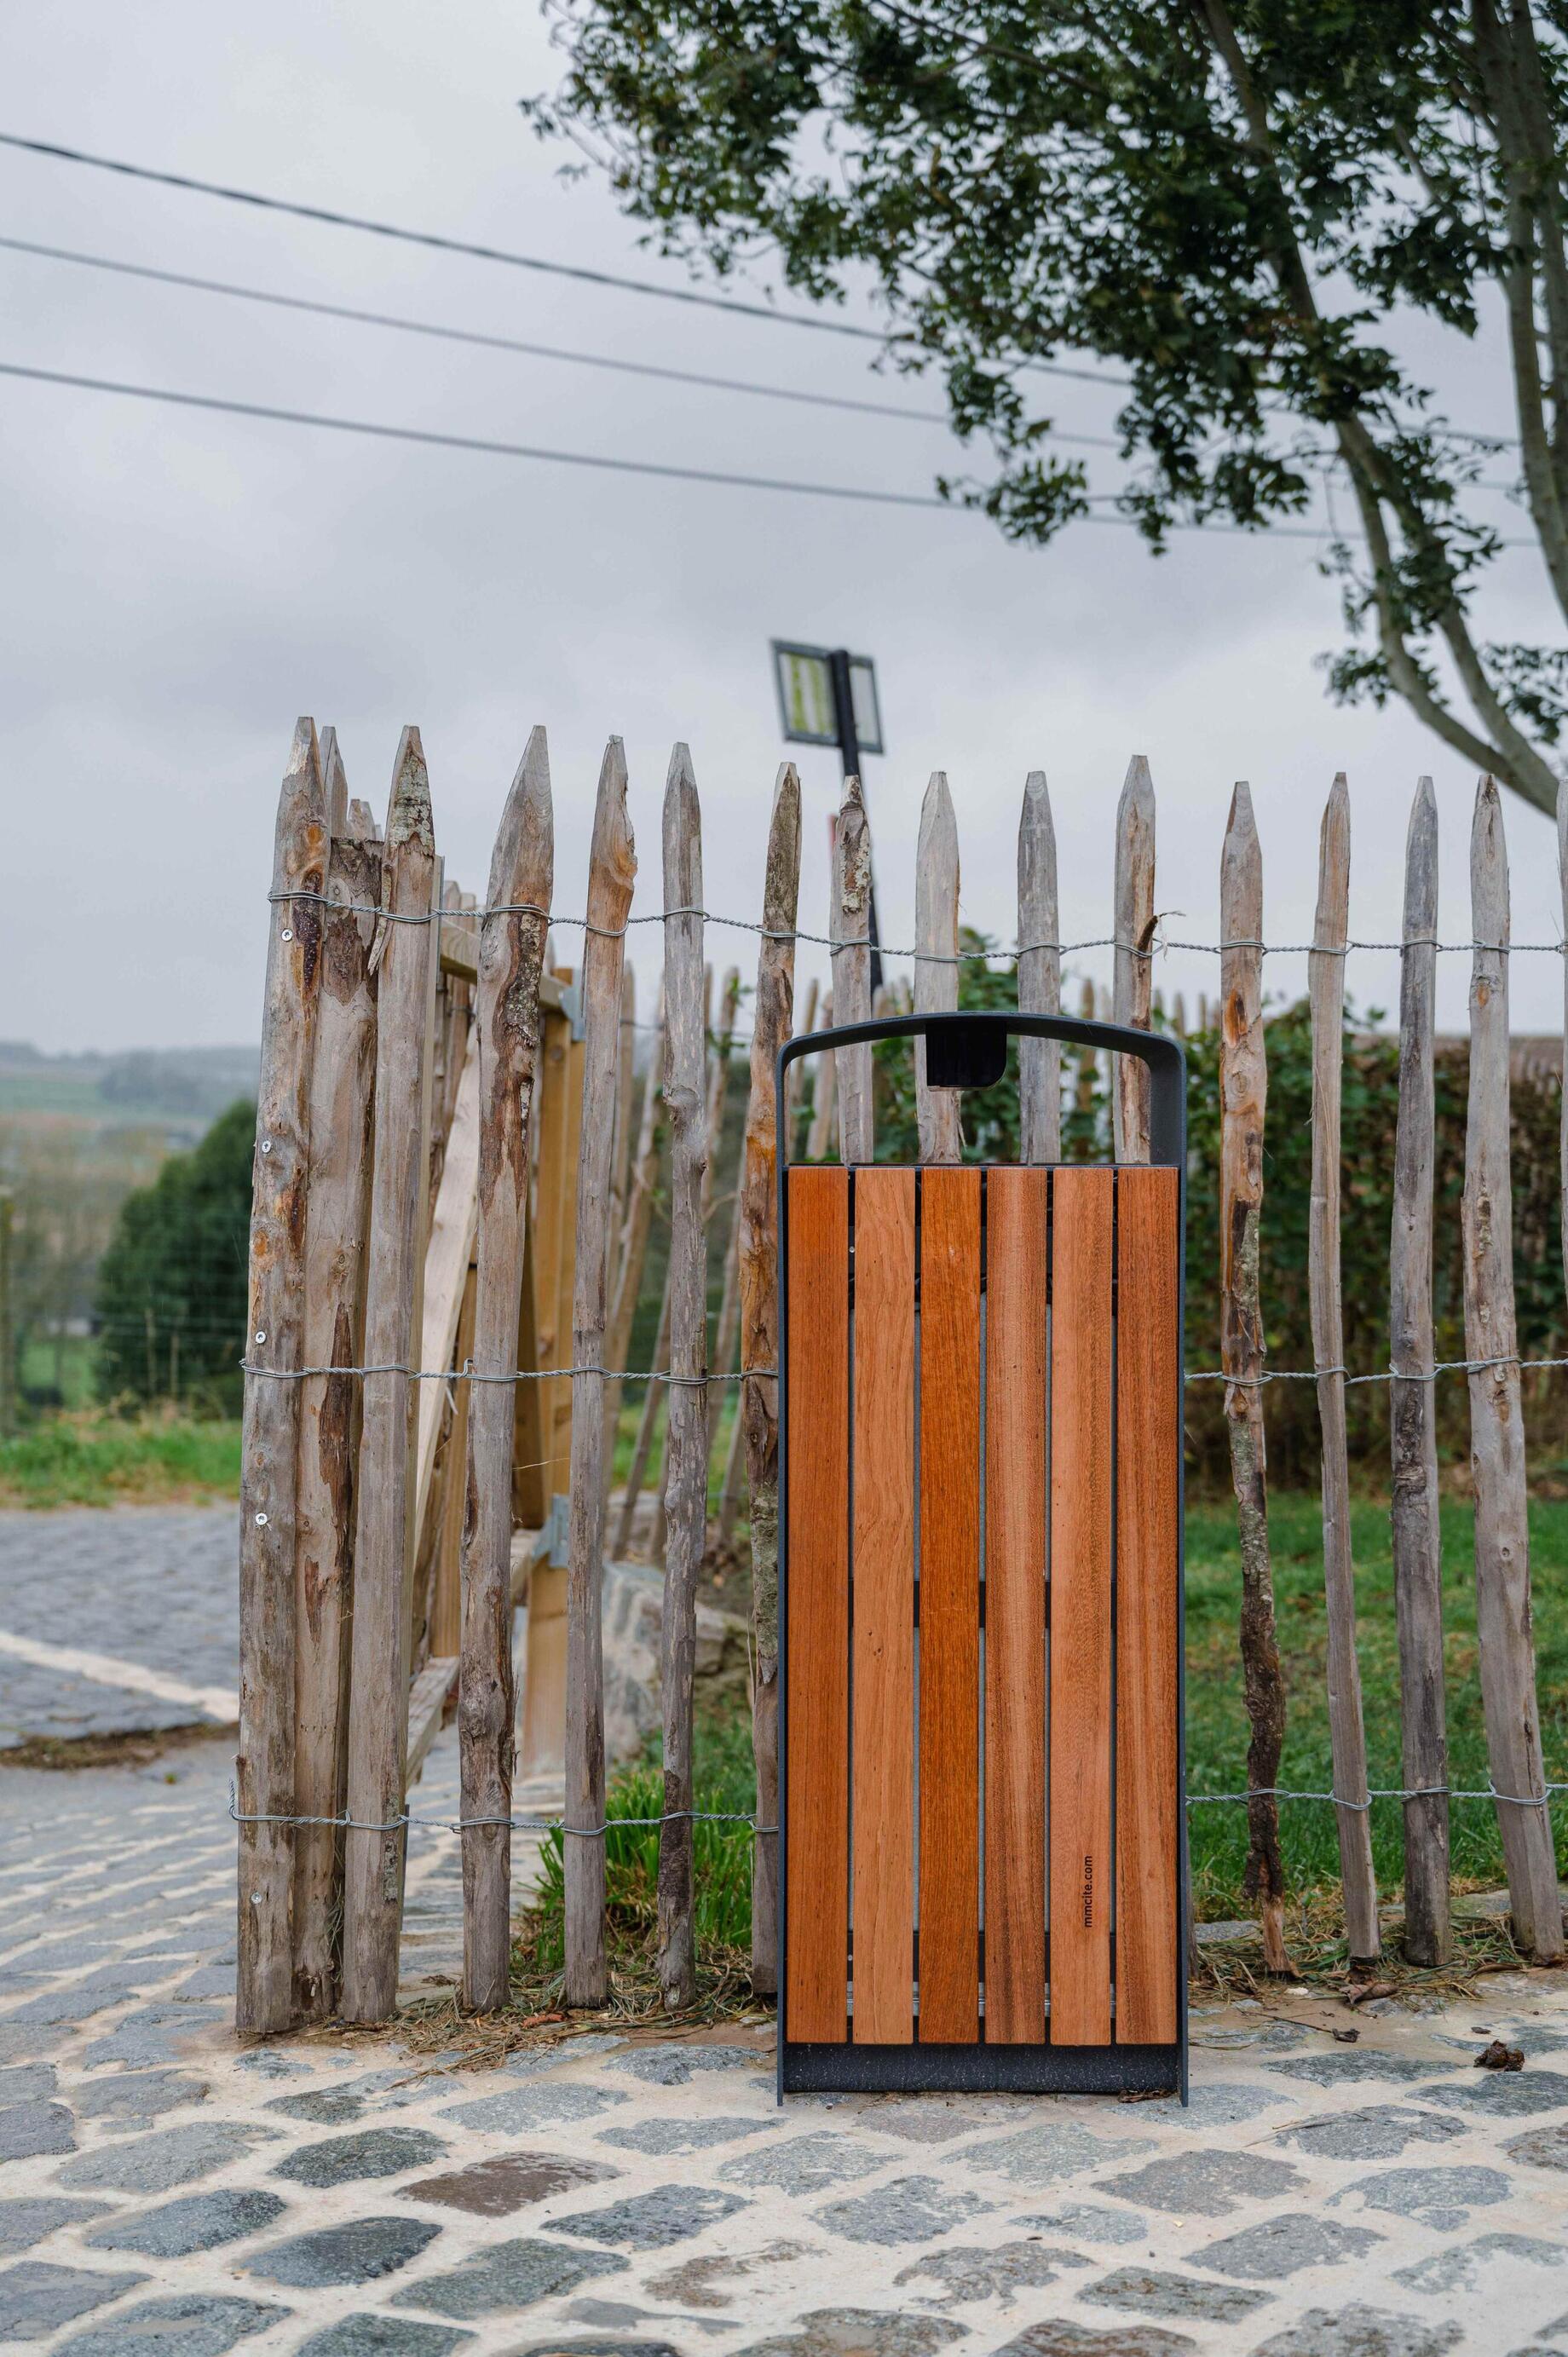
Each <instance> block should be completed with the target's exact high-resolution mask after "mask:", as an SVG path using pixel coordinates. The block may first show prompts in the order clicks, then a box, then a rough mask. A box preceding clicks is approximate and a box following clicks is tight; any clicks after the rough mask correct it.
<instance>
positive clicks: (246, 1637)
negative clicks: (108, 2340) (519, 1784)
mask: <svg viewBox="0 0 1568 2357" xmlns="http://www.w3.org/2000/svg"><path fill="white" fill-rule="evenodd" d="M328 842H329V837H328V812H327V797H326V793H325V791H324V789H323V785H322V779H321V758H320V752H319V748H317V741H316V724H315V722H314V721H312V720H308V719H306V720H301V721H300V723H299V725H298V726H297V727H296V728H295V732H294V743H293V746H292V748H290V752H289V760H288V768H287V770H285V773H284V781H283V791H282V792H281V793H280V795H279V797H278V814H277V826H276V831H275V833H274V838H273V882H272V895H271V898H272V920H271V924H270V926H269V929H268V934H267V979H266V993H265V997H264V999H263V1014H262V1069H261V1078H260V1082H259V1085H258V1089H257V1095H256V1148H255V1155H254V1159H253V1165H252V1168H253V1171H254V1179H253V1184H252V1207H251V1269H250V1291H249V1297H248V1301H249V1307H248V1315H249V1318H250V1326H249V1328H248V1329H247V1333H246V1338H245V1355H246V1357H247V1358H248V1359H250V1360H251V1361H252V1363H253V1364H254V1365H256V1366H258V1367H266V1368H269V1369H275V1370H276V1371H277V1372H278V1373H279V1374H282V1375H283V1376H285V1380H284V1381H282V1382H279V1381H276V1380H274V1378H273V1377H272V1376H270V1375H263V1374H259V1373H257V1374H247V1376H246V1377H245V1405H244V1422H243V1428H242V1436H241V1450H242V1454H241V1474H240V1749H239V1756H238V1759H237V1760H236V1763H235V1765H236V1771H237V1773H236V1787H237V1792H238V1807H239V1813H240V1815H241V1817H242V1819H243V1818H246V1817H250V1818H252V1819H254V1818H258V1817H260V1818H265V1817H268V1816H273V1817H289V1816H292V1815H294V1814H295V1764H294V1716H295V1640H294V1629H295V1549H296V1544H297V1531H296V1527H295V1516H296V1502H297V1478H298V1438H299V1394H300V1389H301V1386H300V1384H299V1383H298V1382H297V1381H289V1380H286V1378H287V1377H289V1376H291V1375H294V1374H295V1373H296V1372H297V1370H298V1369H299V1368H300V1367H301V1366H303V1365H304V1364H305V1363H306V1362H305V1360H304V1357H303V1344H304V1339H305V1235H306V1178H307V1171H308V1157H309V1151H310V1130H309V1123H310V1064H311V1049H312V1047H313V1045H314V1040H315V1033H316V1017H317V1001H318V998H319V996H320V989H321V944H322V932H323V923H322V920H323V917H324V914H325V911H324V909H322V906H321V902H320V899H319V898H318V897H317V896H318V895H319V894H320V893H321V892H322V891H323V890H324V889H325V887H326V882H327V870H328ZM294 896H298V897H294ZM293 1881H294V1828H293V1826H292V1825H288V1824H264V1823H263V1824H256V1823H252V1824H244V1823H242V1824H241V1826H240V1841H239V1946H238V1951H237V1960H238V1962H237V1976H236V1984H235V2000H234V2022H235V2028H236V2029H238V2030H239V2031H240V2033H241V2035H242V2037H244V2036H250V2037H264V2036H266V2035H267V2034H268V2033H269V2032H271V2031H273V2030H277V2029H286V2028H287V2027H288V2023H289V2019H290V2017H291V2014H292V2011H293V2006H294V1953H293V1947H292V1944H291V1940H290V1922H289V1919H290V1905H289V1902H290V1895H291V1890H292V1886H293Z"/></svg>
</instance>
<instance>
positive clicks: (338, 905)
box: [267, 890, 1568, 1028]
mask: <svg viewBox="0 0 1568 2357" xmlns="http://www.w3.org/2000/svg"><path fill="white" fill-rule="evenodd" d="M267 899H268V900H269V901H282V900H286V901H290V902H293V901H296V900H306V901H313V902H316V903H317V904H318V905H319V906H320V907H322V908H324V909H336V910H337V912H338V915H339V916H344V917H374V918H376V919H377V920H378V921H379V922H381V923H382V924H389V925H435V924H440V923H443V922H445V923H447V924H456V923H458V922H460V921H461V922H467V921H470V920H471V921H474V922H476V923H478V924H484V923H485V922H487V921H488V920H489V918H491V917H542V918H543V919H544V920H545V921H546V922H547V923H549V924H551V925H553V926H554V925H573V926H575V927H577V928H578V930H579V931H583V932H587V933H593V934H595V935H596V937H597V938H598V939H600V940H603V941H621V940H623V939H624V938H625V936H626V935H627V933H628V932H629V931H631V929H632V927H633V926H634V925H662V924H665V923H667V922H668V921H669V920H671V918H675V917H701V919H702V920H703V923H704V924H707V925H725V926H727V927H729V928H730V930H731V931H735V932H742V933H756V934H758V935H759V936H760V937H761V939H762V940H764V941H768V942H811V943H812V944H814V945H815V946H816V947H817V948H820V949H827V950H833V951H835V952H837V951H842V950H848V949H870V948H871V947H873V946H874V944H873V943H871V942H868V941H863V940H860V939H858V938H857V939H856V940H854V941H847V942H846V941H835V940H834V939H833V937H832V934H831V933H811V932H807V931H804V929H803V928H801V927H800V926H789V927H784V926H778V925H763V924H758V923H757V922H755V921H754V920H752V919H751V918H748V917H725V916H722V915H720V914H718V913H717V912H716V911H715V910H714V909H656V910H652V911H650V913H649V914H648V915H646V916H640V917H628V919H627V920H626V923H625V924H624V925H619V926H611V925H591V924H590V923H589V922H588V920H587V919H586V918H585V917H573V916H567V915H565V914H564V913H562V912H560V911H558V910H551V909H544V908H541V907H540V906H539V905H538V904H537V903H536V902H533V901H524V900H516V901H514V900H502V901H497V902H496V903H495V904H494V906H492V907H490V908H486V909H429V910H424V909H414V910H396V909H380V908H378V907H377V906H376V904H375V902H374V901H372V900H334V899H331V898H330V897H329V895H328V894H327V893H325V892H304V891H294V890H285V891H281V892H269V893H268V895H267ZM875 948H876V950H877V952H878V953H879V954H880V955H881V956H883V957H885V958H909V959H911V960H913V961H915V962H916V963H918V964H920V965H957V966H963V965H972V964H973V963H975V962H976V961H977V960H978V961H980V962H982V963H983V962H984V961H985V960H986V959H988V958H1001V959H1004V960H1012V961H1016V960H1017V959H1019V958H1023V957H1030V956H1033V955H1034V953H1035V952H1036V951H1040V950H1052V951H1054V952H1056V953H1057V954H1058V956H1060V957H1070V956H1074V955H1076V954H1077V953H1078V952H1079V951H1081V950H1121V951H1123V952H1125V953H1126V954H1127V955H1129V956H1131V957H1135V958H1143V959H1144V960H1146V961H1151V962H1152V961H1153V960H1154V959H1155V958H1156V957H1160V956H1163V955H1165V953H1166V952H1169V951H1171V950H1190V951H1193V952H1197V953H1198V954H1199V955H1202V956H1205V957H1224V956H1225V955H1226V954H1227V953H1228V952H1230V951H1232V950H1256V951H1258V952H1259V953H1260V954H1261V955H1262V956H1263V957H1348V956H1349V954H1350V952H1351V951H1352V950H1369V951H1378V952H1385V951H1393V952H1403V951H1405V950H1412V949H1429V950H1440V951H1442V952H1444V953H1445V954H1452V955H1457V954H1459V953H1461V952H1468V953H1469V954H1471V955H1474V954H1475V952H1477V951H1483V952H1487V954H1489V955H1492V956H1496V957H1507V956H1508V955H1509V954H1510V952H1511V953H1512V954H1513V955H1515V956H1518V957H1530V956H1540V957H1561V956H1562V955H1563V952H1564V950H1565V949H1568V942H1560V941H1559V942H1478V941H1464V942H1440V941H1437V940H1434V938H1433V937H1432V936H1431V935H1430V934H1419V935H1416V936H1413V937H1412V939H1411V940H1410V941H1408V942H1369V941H1350V942H1262V941H1249V940H1237V941H1230V942H1187V941H1167V940H1166V939H1165V937H1164V936H1163V935H1160V936H1156V938H1155V940H1154V941H1153V942H1137V941H1126V940H1123V939H1122V936H1121V935H1120V934H1117V933H1095V934H1092V935H1090V936H1088V937H1087V938H1086V939H1084V940H1083V941H1078V942H1056V941H1044V942H1020V943H1019V945H1018V946H1017V948H1015V949H1010V950H1004V949H990V950H967V951H964V950H961V951H960V952H958V954H957V955H956V956H954V955H950V954H948V953H939V952H935V951H928V950H906V949H895V948H893V947H891V946H890V945H889V944H888V943H887V942H876V943H875ZM639 1028H640V1027H639Z"/></svg>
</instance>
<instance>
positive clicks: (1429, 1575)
mask: <svg viewBox="0 0 1568 2357" xmlns="http://www.w3.org/2000/svg"><path fill="white" fill-rule="evenodd" d="M1436 998H1437V798H1436V796H1435V795H1434V792H1433V791H1432V780H1431V779H1430V778H1423V779H1422V780H1421V782H1420V784H1419V785H1418V786H1417V788H1416V793H1415V801H1414V803H1413V805H1412V809H1411V814H1410V832H1409V834H1408V836H1407V838H1406V842H1405V868H1404V948H1403V951H1402V956H1401V962H1400V1077H1399V1122H1398V1128H1397V1132H1396V1135H1395V1143H1394V1211H1393V1234H1392V1241H1391V1247H1390V1257H1389V1336H1390V1357H1391V1361H1392V1363H1393V1365H1394V1366H1395V1367H1396V1368H1397V1369H1399V1370H1400V1371H1401V1372H1402V1374H1404V1375H1406V1376H1408V1377H1409V1378H1410V1380H1409V1381H1407V1382H1401V1381H1400V1380H1399V1376H1398V1375H1396V1377H1395V1380H1394V1383H1393V1385H1392V1387H1391V1412H1390V1425H1389V1437H1390V1444H1391V1454H1392V1498H1393V1512H1392V1525H1393V1563H1394V1616H1395V1621H1396V1625H1397V1628H1398V1631H1399V1654H1400V1723H1401V1729H1402V1738H1403V1767H1404V1781H1405V1784H1406V1787H1407V1789H1408V1790H1409V1791H1411V1792H1413V1793H1416V1794H1418V1795H1419V1796H1420V1797H1418V1798H1416V1799H1413V1800H1409V1801H1407V1802H1406V1803H1405V1804H1404V1951H1405V1954H1406V1956H1407V1957H1408V1958H1409V1960H1410V1962H1411V1963H1412V1964H1445V1963H1446V1962H1447V1960H1448V1954H1449V1950H1450V1947H1451V1944H1452V1933H1451V1929H1450V1923H1449V1890H1448V1799H1447V1794H1446V1792H1444V1790H1443V1789H1442V1788H1443V1787H1444V1786H1445V1785H1446V1783H1447V1781H1448V1729H1447V1721H1446V1715H1445V1712H1444V1690H1443V1530H1442V1523H1441V1520H1440V1517H1439V1513H1438V1494H1437V1402H1436V1400H1435V1398H1434V1386H1433V1383H1432V1380H1431V1378H1432V1370H1433V1367H1434V1363H1435V1351H1434V1344H1433V1333H1432V1189H1433V1172H1434V1162H1435V1158H1436V1109H1435V1101H1434V1093H1433V1067H1432V1039H1433V1031H1434V1025H1435V1019H1436ZM1564 1103H1568V1098H1565V1100H1564ZM1423 1378H1424V1380H1423Z"/></svg>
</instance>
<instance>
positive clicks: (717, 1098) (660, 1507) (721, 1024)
mask: <svg viewBox="0 0 1568 2357" xmlns="http://www.w3.org/2000/svg"><path fill="white" fill-rule="evenodd" d="M708 973H709V974H710V975H711V974H712V968H711V967H710V968H709V969H708ZM703 996H704V1001H705V999H706V996H707V989H706V985H704V992H703ZM739 1006H740V968H739V967H738V966H734V965H732V966H731V967H730V969H729V971H728V972H727V973H726V974H725V978H724V987H723V989H722V990H721V992H720V994H719V1020H718V1028H717V1030H716V1031H715V1032H714V1038H713V1053H712V1054H711V1055H709V1056H707V1057H706V1062H705V1071H706V1091H707V1093H706V1099H705V1103H704V1110H703V1199H702V1205H701V1217H702V1226H703V1318H704V1319H705V1318H706V1317H707V1299H708V1229H709V1226H710V1224H711V1222H712V1220H713V1209H714V1165H715V1163H716V1162H717V1160H718V1152H719V1137H720V1135H721V1133H722V1131H723V1129H724V1119H725V1090H726V1088H727V1085H728V1082H729V1060H730V1045H731V1042H732V1041H733V1039H734V1038H735V1018H736V1011H737V1010H738V1008H739ZM708 1029H709V1022H708V1014H707V1009H706V1006H704V1010H703V1034H704V1039H705V1037H706V1034H707V1032H708ZM674 1279H675V1256H674V1254H673V1253H671V1256H670V1261H669V1264H668V1265H667V1266H666V1269H665V1273H664V1308H663V1309H662V1311H661V1313H660V1323H661V1324H666V1325H668V1324H669V1323H670V1322H672V1313H671V1303H670V1288H671V1285H672V1284H673V1283H674ZM706 1362H707V1347H706V1344H705V1343H704V1345H703V1363H704V1365H705V1364H706ZM670 1446H671V1430H670V1417H669V1415H668V1412H667V1413H666V1415H665V1420H664V1457H663V1462H662V1464H661V1466H660V1480H659V1495H658V1497H657V1498H656V1499H655V1500H654V1503H653V1524H652V1530H651V1533H650V1538H649V1544H648V1552H649V1554H650V1555H651V1557H652V1558H653V1560H654V1562H655V1563H660V1562H662V1561H663V1558H664V1547H665V1538H666V1533H667V1529H668V1523H667V1520H666V1508H665V1493H666V1491H667V1489H668V1487H669V1481H670Z"/></svg>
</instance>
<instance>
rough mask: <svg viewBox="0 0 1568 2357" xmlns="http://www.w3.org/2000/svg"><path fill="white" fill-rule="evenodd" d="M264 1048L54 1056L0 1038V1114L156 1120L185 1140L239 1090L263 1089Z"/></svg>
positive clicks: (102, 1121) (112, 1124) (110, 1123)
mask: <svg viewBox="0 0 1568 2357" xmlns="http://www.w3.org/2000/svg"><path fill="white" fill-rule="evenodd" d="M259 1055H260V1051H259V1050H258V1049H255V1048H252V1047H234V1048H134V1049H127V1050H125V1051H124V1053H121V1054H118V1055H104V1054H101V1053H99V1052H98V1051H96V1050H94V1049H85V1050H83V1051H82V1052H81V1054H78V1055H73V1056H51V1055H48V1054H46V1053H45V1052H44V1050H43V1049H39V1048H36V1047H34V1045H33V1044H32V1042H31V1041H30V1040H27V1039H0V1117H4V1116H5V1115H6V1114H12V1115H16V1114H24V1115H25V1114H66V1115H73V1116H74V1117H75V1118H76V1119H77V1120H78V1121H81V1122H84V1123H87V1124H90V1125H91V1126H93V1127H95V1128H103V1127H108V1128H118V1127H121V1126H123V1125H129V1126H137V1127H141V1126H147V1125H154V1126H156V1127H158V1128H162V1129H165V1130H166V1131H167V1132H168V1133H169V1135H170V1139H171V1142H173V1141H174V1140H175V1139H176V1138H177V1139H179V1140H180V1141H181V1142H184V1141H186V1140H190V1139H194V1138H195V1137H199V1135H201V1133H202V1131H203V1130H205V1129H206V1127H207V1125H208V1124H209V1122H211V1121H213V1120H215V1119H216V1117H217V1115H218V1114H220V1113H221V1112H222V1111H223V1110H224V1108H225V1106H227V1105H231V1104H232V1103H233V1102H234V1100H235V1098H236V1097H243V1096H253V1095H254V1094H255V1090H256V1075H257V1067H258V1063H259Z"/></svg>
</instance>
